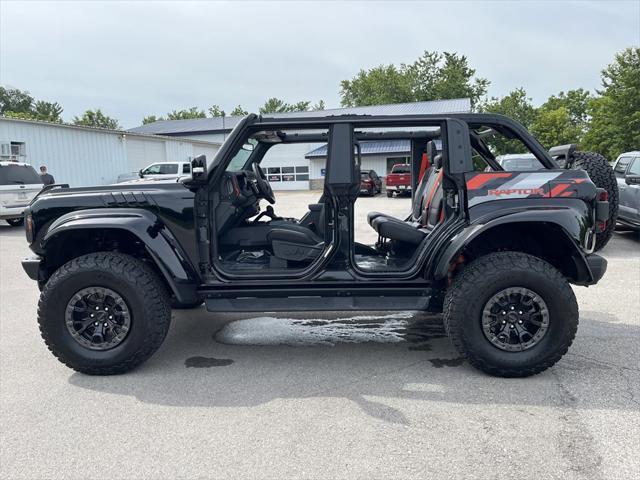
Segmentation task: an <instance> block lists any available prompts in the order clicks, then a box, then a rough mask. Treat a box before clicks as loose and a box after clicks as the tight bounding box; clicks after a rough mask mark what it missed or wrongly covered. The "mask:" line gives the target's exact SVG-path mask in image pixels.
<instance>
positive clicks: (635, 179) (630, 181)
mask: <svg viewBox="0 0 640 480" xmlns="http://www.w3.org/2000/svg"><path fill="white" fill-rule="evenodd" d="M624 183H626V184H627V185H640V175H627V176H626V177H624Z"/></svg>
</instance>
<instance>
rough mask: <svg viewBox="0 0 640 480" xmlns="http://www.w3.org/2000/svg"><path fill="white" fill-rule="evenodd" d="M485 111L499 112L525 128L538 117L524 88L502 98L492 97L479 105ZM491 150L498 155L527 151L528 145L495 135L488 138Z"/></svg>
mask: <svg viewBox="0 0 640 480" xmlns="http://www.w3.org/2000/svg"><path fill="white" fill-rule="evenodd" d="M479 110H480V111H481V112H483V113H498V114H500V115H506V116H507V117H509V118H512V119H514V120H516V121H518V122H520V123H521V124H522V125H524V127H525V128H529V127H530V126H531V124H532V123H533V122H534V121H535V119H536V115H537V114H536V109H535V107H534V106H533V103H532V101H531V98H529V97H528V96H527V92H526V91H525V89H524V88H522V87H520V88H516V89H515V90H512V91H511V92H509V93H508V94H507V95H505V96H504V97H502V98H496V97H492V98H491V99H490V100H487V101H485V102H484V103H483V104H481V105H479ZM487 144H488V145H489V147H490V148H491V150H492V151H493V152H494V153H495V154H497V155H503V154H506V153H525V152H526V151H527V149H526V147H525V146H524V145H523V144H522V143H521V142H520V141H518V140H509V139H507V138H506V137H504V136H503V135H494V136H492V137H491V138H490V139H488V140H487Z"/></svg>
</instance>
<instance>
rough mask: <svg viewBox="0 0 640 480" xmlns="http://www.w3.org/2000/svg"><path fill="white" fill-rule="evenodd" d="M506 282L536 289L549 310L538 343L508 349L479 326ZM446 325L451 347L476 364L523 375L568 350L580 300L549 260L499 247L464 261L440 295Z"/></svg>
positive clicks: (547, 364) (492, 372) (498, 373)
mask: <svg viewBox="0 0 640 480" xmlns="http://www.w3.org/2000/svg"><path fill="white" fill-rule="evenodd" d="M509 287H525V288H528V289H530V290H533V291H534V292H536V293H537V294H538V295H539V296H540V297H541V298H542V299H543V300H544V301H545V303H546V305H547V307H548V309H549V327H548V330H547V332H546V334H545V335H544V336H543V337H542V338H541V339H540V341H539V343H537V344H535V345H533V346H532V347H531V348H529V349H527V350H524V351H517V352H509V351H505V350H501V349H500V348H498V347H496V346H495V345H493V344H492V343H491V342H490V341H489V340H488V339H487V337H486V336H485V335H484V332H483V330H482V312H483V308H484V306H485V304H486V303H487V301H488V300H489V299H490V298H491V297H492V296H493V295H495V294H496V293H497V292H499V291H501V290H503V289H505V288H509ZM443 310H444V327H445V330H446V332H447V334H448V336H449V338H450V339H451V342H452V343H453V345H454V347H455V348H456V349H457V350H458V352H459V353H460V354H461V355H462V356H464V358H465V359H466V360H467V361H468V362H469V363H470V364H471V365H473V366H474V367H476V368H477V369H479V370H482V371H484V372H486V373H488V374H490V375H495V376H499V377H527V376H530V375H535V374H537V373H540V372H542V371H543V370H546V369H547V368H549V367H551V366H552V365H554V364H555V363H556V362H557V361H558V360H560V358H562V356H563V355H564V354H565V353H567V350H568V349H569V346H570V345H571V343H572V342H573V339H574V337H575V334H576V331H577V328H578V304H577V302H576V298H575V295H574V294H573V290H572V289H571V287H570V286H569V283H568V282H567V281H566V279H565V278H564V277H563V276H562V274H561V273H560V272H559V271H558V270H556V269H555V268H554V267H553V266H552V265H550V264H549V263H547V262H545V261H544V260H541V259H540V258H537V257H534V256H532V255H528V254H525V253H519V252H497V253H491V254H488V255H486V256H483V257H480V258H478V259H476V260H474V261H473V262H472V263H470V264H469V265H467V266H466V267H465V268H464V269H463V270H462V272H461V273H460V274H459V275H458V276H457V277H456V278H455V279H454V281H453V283H452V285H451V287H450V288H449V289H448V291H447V294H446V296H445V300H444V306H443Z"/></svg>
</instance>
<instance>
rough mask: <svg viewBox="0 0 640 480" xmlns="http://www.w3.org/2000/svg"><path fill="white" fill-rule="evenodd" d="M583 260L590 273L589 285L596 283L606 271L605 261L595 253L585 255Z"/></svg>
mask: <svg viewBox="0 0 640 480" xmlns="http://www.w3.org/2000/svg"><path fill="white" fill-rule="evenodd" d="M585 259H586V260H587V266H588V267H589V271H590V272H591V282H589V284H591V285H593V284H594V283H598V282H599V281H600V279H601V278H602V277H603V276H604V273H605V272H606V271H607V259H606V258H604V257H601V256H600V255H597V254H595V253H592V254H590V255H587V256H586V257H585Z"/></svg>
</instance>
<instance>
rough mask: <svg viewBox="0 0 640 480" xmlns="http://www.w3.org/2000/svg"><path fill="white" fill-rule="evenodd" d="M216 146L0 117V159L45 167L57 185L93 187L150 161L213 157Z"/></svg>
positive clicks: (214, 143)
mask: <svg viewBox="0 0 640 480" xmlns="http://www.w3.org/2000/svg"><path fill="white" fill-rule="evenodd" d="M219 148H220V143H219V142H212V141H208V140H205V139H204V138H202V139H189V138H179V137H178V138H177V137H166V136H162V135H153V134H144V133H133V132H128V131H120V130H107V129H102V128H91V127H81V126H76V125H63V124H58V123H50V122H40V121H34V120H19V119H14V118H5V117H0V160H16V161H20V162H26V163H29V164H31V165H33V166H34V167H35V168H36V170H37V169H38V167H39V166H40V165H46V166H47V168H48V170H49V172H50V173H51V174H52V175H53V176H54V177H55V179H56V182H58V183H68V184H69V185H70V186H94V185H105V184H110V183H115V182H116V180H117V178H118V175H120V174H123V173H131V172H137V171H138V170H140V169H141V168H143V167H145V166H147V165H149V164H150V163H154V162H165V161H189V160H190V159H191V158H193V157H195V156H198V155H200V154H205V155H206V156H207V158H213V156H214V155H215V153H216V152H217V151H218V149H219Z"/></svg>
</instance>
